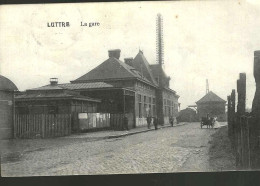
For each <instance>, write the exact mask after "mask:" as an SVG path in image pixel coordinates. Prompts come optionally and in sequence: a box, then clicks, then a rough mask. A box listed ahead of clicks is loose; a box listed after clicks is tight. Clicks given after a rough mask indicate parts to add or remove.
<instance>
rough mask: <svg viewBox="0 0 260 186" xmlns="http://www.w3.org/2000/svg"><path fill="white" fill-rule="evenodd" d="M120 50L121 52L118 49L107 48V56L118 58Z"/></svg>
mask: <svg viewBox="0 0 260 186" xmlns="http://www.w3.org/2000/svg"><path fill="white" fill-rule="evenodd" d="M120 52H121V50H120V49H114V50H109V51H108V56H109V57H114V58H116V59H119V58H120Z"/></svg>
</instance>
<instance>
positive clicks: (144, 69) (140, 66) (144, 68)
mask: <svg viewBox="0 0 260 186" xmlns="http://www.w3.org/2000/svg"><path fill="white" fill-rule="evenodd" d="M132 65H133V67H134V68H135V69H136V70H138V71H139V72H141V74H142V75H143V76H144V77H146V78H147V79H148V80H149V81H150V82H152V83H153V84H154V85H157V82H156V81H155V78H154V76H153V74H152V70H151V68H150V64H149V63H148V61H147V60H146V58H145V57H144V55H143V52H142V51H139V53H138V54H137V55H136V56H135V58H134V59H133V61H132Z"/></svg>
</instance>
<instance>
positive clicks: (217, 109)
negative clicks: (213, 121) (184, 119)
mask: <svg viewBox="0 0 260 186" xmlns="http://www.w3.org/2000/svg"><path fill="white" fill-rule="evenodd" d="M196 104H197V111H198V117H199V118H201V117H206V116H207V114H208V115H209V116H210V117H217V120H218V121H226V120H227V116H226V109H225V108H226V101H225V100H224V99H222V98H220V97H219V96H218V95H216V94H215V93H214V92H212V91H209V92H208V93H207V94H206V95H205V96H204V97H202V98H201V99H200V100H199V101H197V102H196Z"/></svg>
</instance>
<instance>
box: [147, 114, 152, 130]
mask: <svg viewBox="0 0 260 186" xmlns="http://www.w3.org/2000/svg"><path fill="white" fill-rule="evenodd" d="M146 120H147V125H148V129H150V127H151V122H152V117H151V116H150V114H149V115H148V116H147V118H146Z"/></svg>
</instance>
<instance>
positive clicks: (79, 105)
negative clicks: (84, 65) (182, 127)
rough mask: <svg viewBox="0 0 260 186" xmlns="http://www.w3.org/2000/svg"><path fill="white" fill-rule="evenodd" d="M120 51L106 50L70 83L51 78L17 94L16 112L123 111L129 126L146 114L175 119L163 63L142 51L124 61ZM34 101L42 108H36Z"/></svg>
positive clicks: (137, 123)
mask: <svg viewBox="0 0 260 186" xmlns="http://www.w3.org/2000/svg"><path fill="white" fill-rule="evenodd" d="M120 52H121V50H119V49H116V50H109V51H108V59H106V60H105V61H104V62H102V63H101V64H100V65H98V66H97V67H96V68H94V69H92V70H90V71H89V72H88V73H86V74H84V75H83V76H81V77H79V78H77V79H75V80H73V81H71V82H70V83H67V84H58V80H55V79H54V80H52V81H51V83H50V84H49V85H45V86H43V87H39V88H35V89H31V90H27V91H26V92H23V93H21V94H19V95H17V96H16V102H17V112H24V110H25V111H26V112H30V113H33V112H36V111H37V113H41V112H42V113H46V112H47V113H48V112H51V113H53V112H54V113H55V112H56V113H60V112H65V111H66V113H71V114H73V113H75V114H74V116H73V117H75V120H77V118H76V117H77V113H79V112H97V113H110V114H125V115H126V116H127V117H128V121H129V123H128V126H129V128H135V127H138V126H143V125H147V123H146V118H147V116H148V115H150V116H152V117H158V119H159V123H160V124H164V123H169V117H170V116H172V117H173V118H174V119H176V117H177V114H178V107H179V103H178V98H179V96H178V95H177V94H176V92H175V91H174V90H172V89H170V87H169V82H170V78H169V77H168V76H167V75H166V74H165V73H164V71H163V68H162V66H161V65H160V64H154V65H150V64H149V63H148V61H147V60H146V58H145V56H144V54H143V52H142V51H139V52H138V54H137V55H136V56H135V57H134V58H126V59H124V62H123V61H121V60H120ZM37 104H38V106H39V105H42V106H44V108H43V107H41V108H39V107H38V108H37V109H36V107H37ZM29 105H31V107H30V106H29ZM33 105H34V106H33ZM19 107H20V109H19ZM25 107H26V109H23V108H25ZM28 109H29V110H28ZM75 109H76V110H75ZM74 110H75V112H74Z"/></svg>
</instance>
